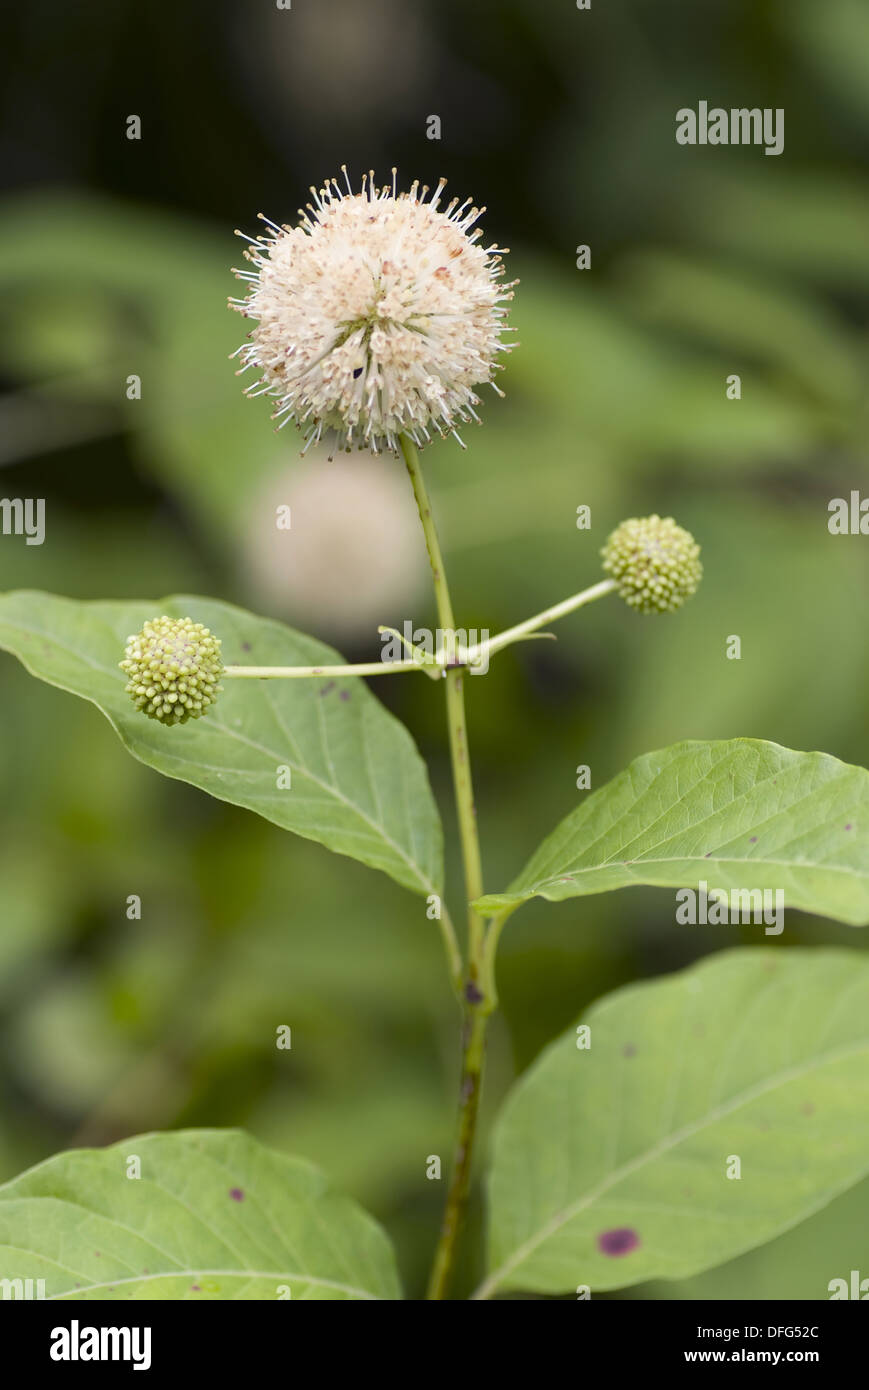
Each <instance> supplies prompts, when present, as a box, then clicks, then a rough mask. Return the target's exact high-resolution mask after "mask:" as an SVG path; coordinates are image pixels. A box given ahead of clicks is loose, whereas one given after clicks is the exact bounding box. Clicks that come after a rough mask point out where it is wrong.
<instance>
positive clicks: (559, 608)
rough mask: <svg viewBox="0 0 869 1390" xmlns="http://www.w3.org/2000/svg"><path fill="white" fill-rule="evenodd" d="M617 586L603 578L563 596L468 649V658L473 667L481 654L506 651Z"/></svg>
mask: <svg viewBox="0 0 869 1390" xmlns="http://www.w3.org/2000/svg"><path fill="white" fill-rule="evenodd" d="M617 588H618V584H617V583H616V581H615V580H614V579H602V580H601V581H600V583H599V584H592V586H591V588H589V589H583V590H582V591H581V592H580V593H578V594H572V595H571V597H570V598H566V599H562V601H561V603H554V604H553V605H552V607H551V608H544V610H543V612H542V613H535V615H534V617H533V618H526V619H525V621H524V622H522V623H517V624H516V626H515V627H508V628H505V630H504V631H503V632H499V633H498V634H497V635H496V636H495V637H489V638H487V640H486V641H485V642H478V643H477V644H476V646H473V647H469V648H468V650H467V651H466V652H465V660H466V661H467V663H468V665H469V666H473V665H474V664H475V662H477V661H479V659H480V657H481V656H485V657H487V658H488V657H490V656H491V655H492V653H493V652H499V651H502V650H503V648H504V647H509V646H511V645H512V643H513V642H520V641H521V640H522V639H523V637H527V636H529V635H530V634H531V633H534V632H536V631H537V629H538V628H541V627H543V625H544V624H545V623H552V622H555V621H556V619H558V618H564V617H566V616H567V614H568V613H574V612H575V611H576V609H577V608H584V607H585V605H586V604H587V603H593V602H594V600H595V599H597V598H603V597H604V595H605V594H611V593H614V592H615V590H616V589H617ZM541 635H542V634H541Z"/></svg>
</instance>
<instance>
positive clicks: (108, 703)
mask: <svg viewBox="0 0 869 1390" xmlns="http://www.w3.org/2000/svg"><path fill="white" fill-rule="evenodd" d="M161 613H167V614H169V615H170V616H171V617H182V616H185V615H189V616H190V617H192V618H195V619H196V620H197V621H198V622H203V623H205V624H206V626H207V627H209V628H210V629H211V630H212V632H213V633H214V634H215V635H216V636H217V637H220V638H221V640H222V642H223V659H224V661H225V662H226V663H227V664H228V665H230V664H235V665H256V666H321V665H327V664H329V663H330V662H332V663H334V662H340V660H341V658H340V657H339V656H338V654H337V653H336V652H334V651H332V650H331V648H329V647H326V646H324V645H323V644H322V643H321V642H316V641H314V640H313V639H312V638H310V637H304V636H302V635H301V634H300V633H298V632H294V631H292V629H290V628H287V627H284V626H283V625H282V624H281V623H276V622H271V621H268V620H266V619H264V618H256V617H254V616H253V615H252V614H250V613H245V612H244V611H243V610H242V609H240V608H234V607H231V606H230V605H229V604H226V603H220V602H218V601H217V600H215V599H203V598H193V597H189V596H179V597H175V598H170V599H161V600H159V601H156V602H153V603H126V602H125V603H76V602H73V601H71V600H70V599H64V598H58V597H55V596H54V595H51V594H41V593H35V592H29V591H20V592H16V593H11V594H5V595H0V647H4V648H6V650H8V651H11V652H14V654H15V655H16V656H18V657H19V658H20V659H21V661H22V662H23V663H24V665H25V666H26V667H27V669H28V670H29V671H31V672H32V673H33V675H35V676H39V677H41V678H42V679H43V680H46V681H48V682H49V683H50V684H52V685H58V686H60V687H61V688H62V689H64V690H70V691H72V692H73V693H74V694H76V695H81V696H83V697H84V698H85V699H87V700H92V701H93V703H94V704H95V705H97V707H98V708H99V709H101V710H102V712H103V714H105V716H106V718H107V719H108V720H109V721H110V722H111V723H112V725H113V726H114V728H115V729H116V730H117V732H118V734H119V735H120V737H121V739H122V741H123V742H124V743H125V744H126V746H127V748H128V749H129V750H130V752H131V753H132V754H133V755H134V756H135V757H136V758H138V759H140V761H141V762H143V763H147V764H148V765H149V766H150V767H153V768H156V769H157V771H158V772H163V773H165V774H166V776H167V777H177V778H179V779H180V780H181V781H183V782H192V784H193V785H194V786H196V787H201V788H202V790H203V791H207V792H209V793H210V794H211V795H212V796H216V797H219V798H220V799H221V800H223V801H230V802H233V803H234V804H235V805H238V806H246V807H248V809H249V810H251V811H257V812H258V813H259V815H261V816H264V817H265V818H266V820H270V821H274V823H275V824H276V825H280V826H282V827H283V828H284V829H286V830H294V831H295V832H296V833H297V834H299V835H304V836H305V837H306V838H307V839H309V840H318V841H319V842H320V843H321V844H323V845H326V846H327V848H329V849H332V850H337V851H338V852H339V853H341V854H349V855H351V856H352V858H354V859H361V860H362V862H363V863H365V864H370V865H372V866H373V867H374V868H378V869H382V870H383V871H384V872H385V873H387V874H389V875H390V876H391V877H392V878H394V879H396V880H397V881H398V882H399V883H401V884H404V885H405V887H407V888H410V889H412V890H413V891H415V892H417V893H423V894H429V893H438V892H440V884H441V876H442V854H443V850H442V836H441V828H440V821H439V818H438V813H437V808H436V806H435V804H434V800H433V798H432V794H431V789H430V787H429V783H428V777H427V774H426V770H425V766H424V764H423V762H422V760H421V758H420V756H419V753H418V752H417V750H416V747H415V745H414V743H413V741H412V739H411V737H410V735H409V734H408V732H407V730H406V729H405V728H404V726H403V725H402V724H400V723H399V722H398V720H396V719H395V718H393V716H392V715H391V714H388V713H387V711H386V710H384V708H383V707H382V705H381V704H380V703H379V701H378V700H376V699H375V697H374V696H373V695H372V694H371V692H370V690H368V688H367V687H366V686H365V685H364V684H363V683H362V682H361V681H359V680H353V679H349V680H338V681H335V680H331V679H329V678H327V677H324V678H323V679H322V680H321V679H310V680H308V679H305V680H283V681H268V680H265V681H252V680H225V681H224V686H225V689H224V692H223V694H222V695H221V696H220V698H219V700H218V702H217V704H216V705H215V706H214V708H213V710H212V712H211V713H210V714H208V715H206V716H205V717H203V718H202V719H198V720H195V721H194V720H191V721H190V722H189V723H187V724H184V725H176V726H174V727H171V728H167V727H164V726H163V725H161V724H159V723H157V721H156V720H153V719H148V718H146V717H145V716H144V715H142V714H140V713H139V712H138V711H137V710H136V709H135V708H134V706H133V705H132V703H131V701H130V699H129V697H128V696H127V695H126V693H125V690H124V686H125V680H126V678H125V677H124V675H123V673H122V672H121V671H120V670H119V669H118V662H119V661H120V659H121V658H122V656H123V651H124V644H125V641H126V639H127V637H128V636H129V635H130V633H133V632H137V631H139V630H140V629H141V627H142V625H143V624H144V622H145V621H146V619H148V618H150V617H155V616H157V615H159V614H161ZM58 737H60V734H58ZM279 767H289V768H290V769H291V787H290V788H285V789H281V788H279V787H278V776H277V772H278V768H279Z"/></svg>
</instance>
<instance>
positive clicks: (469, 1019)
mask: <svg viewBox="0 0 869 1390" xmlns="http://www.w3.org/2000/svg"><path fill="white" fill-rule="evenodd" d="M401 451H402V453H403V455H404V461H405V463H406V464H407V471H408V473H409V475H410V481H411V484H412V486H413V494H414V497H415V498H416V505H417V510H418V511H419V518H420V521H421V522H422V529H423V535H424V536H425V543H426V549H427V551H428V557H429V563H430V565H431V572H432V578H433V580H434V591H435V602H436V604H437V611H438V622H439V624H440V626H441V628H442V629H443V630H444V631H445V632H446V633H454V632H455V617H454V615H453V605H452V601H451V599H450V592H449V587H448V585H447V578H446V571H445V569H444V562H443V555H442V554H441V548H440V542H439V540H438V535H437V529H436V527H435V522H434V517H433V515H432V509H431V503H430V501H429V497H428V493H427V491H426V487H425V482H424V480H423V476H422V472H421V470H420V466H419V455H418V453H417V449H416V446H415V444H414V443H413V441H412V440H410V439H408V437H407V436H406V435H402V436H401ZM446 699H447V727H448V731H449V741H450V760H451V763H452V772H453V785H454V789H455V799H456V813H457V817H458V822H459V837H460V840H461V848H462V863H463V867H464V879H465V900H466V902H467V904H468V975H467V982H466V984H465V987H464V997H463V1010H464V1021H463V1031H462V1072H461V1085H460V1090H459V1118H458V1136H457V1139H456V1150H455V1156H454V1159H453V1171H452V1174H451V1177H450V1186H449V1189H448V1192H447V1198H446V1203H445V1206H444V1215H443V1220H442V1222H441V1230H440V1237H439V1239H438V1244H437V1248H436V1250H435V1257H434V1262H433V1265H432V1271H431V1277H430V1279H429V1286H428V1294H427V1297H428V1298H429V1299H433V1300H439V1299H443V1298H445V1297H446V1296H447V1292H448V1289H449V1284H450V1279H451V1276H452V1272H453V1267H454V1264H455V1258H456V1253H457V1248H458V1239H459V1234H460V1231H461V1227H462V1223H463V1218H464V1214H465V1208H466V1205H467V1199H468V1190H469V1188H470V1182H471V1169H472V1163H473V1153H474V1139H475V1135H476V1128H477V1115H478V1111H479V1103H480V1088H481V1085H482V1078H483V1060H484V1056H485V1047H486V1042H485V1039H486V1025H487V1023H488V1019H489V1015H490V1014H491V1012H492V1010H493V1008H494V1000H493V999H492V998H491V997H490V996H489V995H488V994H487V993H486V991H485V990H484V989H483V988H481V983H482V981H483V973H484V952H485V942H486V926H485V922H484V920H483V918H482V917H481V916H480V914H479V913H478V912H476V911H475V910H474V908H473V907H472V906H471V904H472V903H473V902H474V901H475V900H476V899H477V898H479V897H482V894H483V870H482V861H481V857H480V840H479V836H478V833H477V815H476V810H475V807H474V790H473V783H472V778H471V762H470V753H469V749H468V730H467V721H466V718H465V694H464V670H463V668H462V667H461V666H453V667H450V668H449V669H448V670H447V677H446Z"/></svg>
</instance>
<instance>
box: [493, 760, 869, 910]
mask: <svg viewBox="0 0 869 1390" xmlns="http://www.w3.org/2000/svg"><path fill="white" fill-rule="evenodd" d="M701 881H705V882H706V883H707V884H708V885H710V892H712V890H713V889H718V888H720V889H723V890H726V891H728V892H730V891H731V890H737V891H738V890H746V891H751V890H757V889H769V890H776V889H781V890H782V892H783V893H784V902H785V905H786V906H788V907H799V908H803V909H804V910H805V911H806V912H817V913H820V914H822V915H823V916H826V917H834V918H836V919H837V920H838V921H841V922H848V923H850V924H851V925H853V926H863V925H865V924H866V923H867V922H869V772H867V771H866V770H865V768H862V767H852V766H850V764H848V763H842V762H839V760H838V758H831V757H829V756H828V755H827V754H826V753H794V752H792V751H791V750H790V749H788V748H781V747H780V746H779V745H778V744H777V743H763V742H761V741H760V740H758V739H748V738H737V739H731V740H726V741H721V742H717V743H704V742H699V741H697V742H693V741H688V742H686V743H676V744H674V745H673V746H672V747H671V748H664V749H662V750H661V751H660V752H658V753H646V754H645V755H644V756H643V757H641V758H637V759H636V761H635V762H632V763H631V765H630V767H628V768H627V769H626V770H625V771H624V772H622V773H620V774H619V776H618V777H616V778H614V779H613V781H612V782H609V783H607V785H606V786H605V787H602V788H601V790H600V791H597V792H593V793H592V795H591V796H589V797H588V798H587V799H586V800H585V801H583V803H582V805H580V806H578V807H577V809H576V810H575V811H572V812H571V814H570V815H569V816H568V817H567V818H566V819H565V820H563V821H562V822H561V824H560V825H559V826H558V827H557V829H556V830H555V831H553V833H552V834H551V835H550V836H549V838H548V839H546V840H544V842H543V844H542V845H541V847H540V849H539V850H538V851H537V853H536V854H535V855H534V857H533V859H531V861H530V863H529V864H527V865H526V867H525V868H524V869H523V871H522V873H521V874H520V875H519V877H518V878H517V879H516V880H515V882H514V883H513V884H512V885H511V886H510V888H509V889H508V890H507V892H506V893H501V894H491V895H489V896H487V897H484V898H481V899H479V901H478V903H477V906H478V907H479V908H480V909H481V910H483V911H486V912H493V913H494V912H502V911H505V910H508V909H512V908H514V907H517V906H518V905H519V904H520V903H523V902H525V901H527V899H528V898H534V897H540V898H547V899H548V900H549V901H550V902H560V901H561V900H562V899H564V898H577V897H583V896H585V894H587V893H606V892H609V891H610V890H611V889H613V888H627V887H630V886H631V885H633V884H640V883H645V884H653V885H657V886H658V887H661V888H668V887H669V888H680V887H695V888H696V887H697V886H698V884H699V883H700V882H701Z"/></svg>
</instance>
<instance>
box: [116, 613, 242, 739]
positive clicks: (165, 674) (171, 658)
mask: <svg viewBox="0 0 869 1390" xmlns="http://www.w3.org/2000/svg"><path fill="white" fill-rule="evenodd" d="M120 667H121V670H122V671H125V672H126V674H127V675H128V676H129V678H130V679H129V682H128V684H127V694H128V695H129V696H130V697H131V699H132V701H133V704H134V705H135V706H136V708H137V709H139V710H141V711H142V713H143V714H147V716H148V718H149V719H159V721H160V723H161V724H184V723H186V721H187V720H188V719H198V718H199V717H200V715H202V714H204V713H205V711H206V710H207V709H208V708H209V706H210V705H213V704H214V701H215V700H216V699H217V696H218V693H219V691H220V690H221V688H222V687H221V686H220V685H219V684H218V682H219V680H220V675H221V672H222V671H223V662H222V661H221V659H220V641H219V639H218V638H217V637H212V635H211V633H210V632H209V630H208V628H207V627H203V626H202V624H201V623H194V622H193V619H192V618H167V617H165V616H164V617H162V618H153V619H152V620H151V621H150V622H147V623H146V624H145V626H144V627H143V628H142V631H141V632H138V633H136V634H135V635H134V636H133V637H130V638H128V639H127V649H126V652H125V654H124V660H123V661H122V662H121V663H120Z"/></svg>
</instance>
